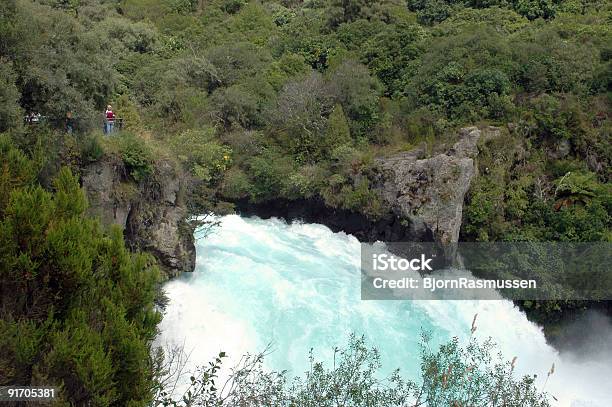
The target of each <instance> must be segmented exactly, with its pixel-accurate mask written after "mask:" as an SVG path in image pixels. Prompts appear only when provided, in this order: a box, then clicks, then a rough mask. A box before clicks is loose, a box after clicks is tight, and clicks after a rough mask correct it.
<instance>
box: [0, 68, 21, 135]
mask: <svg viewBox="0 0 612 407" xmlns="http://www.w3.org/2000/svg"><path fill="white" fill-rule="evenodd" d="M15 80H16V75H15V73H14V72H13V69H12V68H11V65H10V64H9V63H7V62H4V61H3V60H2V59H1V58H0V132H4V131H7V130H9V129H11V128H13V127H19V126H20V125H21V122H22V118H23V112H22V109H21V106H19V97H20V93H19V90H18V89H17V86H16V85H15Z"/></svg>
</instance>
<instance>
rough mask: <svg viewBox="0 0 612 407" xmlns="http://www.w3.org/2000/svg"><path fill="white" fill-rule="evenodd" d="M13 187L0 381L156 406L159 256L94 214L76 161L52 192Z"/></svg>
mask: <svg viewBox="0 0 612 407" xmlns="http://www.w3.org/2000/svg"><path fill="white" fill-rule="evenodd" d="M11 154H12V155H13V156H15V153H12V152H11V151H10V150H9V149H7V148H5V149H4V150H3V151H2V159H3V161H4V159H5V158H6V155H9V156H10V155H11ZM11 174H12V175H16V174H15V173H11ZM12 185H13V189H12V190H11V191H10V198H9V201H8V204H6V206H5V207H3V208H2V211H1V214H2V220H1V221H0V242H1V244H2V249H1V251H0V294H1V295H0V349H1V350H2V352H0V353H1V355H0V384H1V385H22V386H23V385H33V386H35V385H42V384H44V385H53V386H56V387H57V388H58V389H60V392H59V395H58V399H57V402H64V403H71V404H74V405H84V404H89V403H92V404H95V405H117V406H125V405H141V406H145V405H147V403H148V401H149V400H150V399H151V397H152V394H151V389H152V387H153V384H154V377H153V373H152V368H151V365H150V363H151V361H150V357H149V351H150V348H151V341H152V340H153V338H154V336H155V334H156V326H157V324H158V322H159V320H160V315H159V313H158V312H157V311H156V310H155V309H154V299H155V298H156V296H157V290H156V286H157V281H158V272H157V269H156V268H155V267H154V266H153V261H152V259H151V258H150V257H149V256H145V255H142V254H131V253H129V252H128V251H127V249H126V248H125V245H124V242H123V236H122V232H121V231H120V230H118V229H113V230H112V231H111V233H110V234H106V233H104V232H103V231H102V229H101V227H100V225H99V224H98V223H97V222H96V221H94V220H91V219H88V218H86V216H85V208H86V199H85V196H84V193H83V191H82V190H81V189H80V187H79V184H78V180H77V178H76V177H74V176H73V175H72V174H71V172H70V171H69V170H68V169H67V168H63V169H62V170H61V171H60V172H59V174H58V176H57V178H56V179H55V182H54V191H55V192H53V193H52V192H48V191H45V190H43V189H42V188H41V187H40V186H35V185H20V184H19V183H14V184H12Z"/></svg>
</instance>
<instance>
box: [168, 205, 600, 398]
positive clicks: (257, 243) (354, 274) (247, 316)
mask: <svg viewBox="0 0 612 407" xmlns="http://www.w3.org/2000/svg"><path fill="white" fill-rule="evenodd" d="M220 220H221V225H220V227H219V228H218V229H217V230H216V231H215V232H214V233H213V234H212V235H210V236H208V237H206V238H205V239H199V240H197V262H196V264H197V265H196V271H195V272H194V273H191V274H190V273H188V274H184V275H182V276H181V277H179V278H177V279H175V280H172V281H170V282H168V283H167V284H166V285H165V290H166V292H167V295H168V297H169V299H170V304H169V305H168V307H167V309H166V314H165V316H164V319H163V321H162V323H161V326H160V328H161V335H160V337H159V338H158V340H157V341H158V344H161V345H164V344H175V345H176V344H183V343H184V345H185V348H186V350H187V351H188V352H190V354H191V356H190V364H191V366H195V365H196V364H199V365H202V364H204V363H205V362H207V361H209V360H211V359H212V358H213V357H214V356H216V354H218V353H219V352H220V351H224V352H227V353H228V354H229V355H230V357H231V358H230V359H231V360H233V361H237V360H238V358H239V357H240V356H241V355H242V354H244V353H247V352H251V353H252V352H255V351H260V350H262V349H263V348H264V347H265V346H266V345H267V344H268V343H271V344H272V349H273V350H274V351H273V352H272V353H271V354H270V355H269V356H268V358H267V360H266V364H267V367H269V368H271V369H276V370H284V369H288V370H289V371H290V374H301V373H302V372H303V371H305V370H306V369H307V366H308V352H309V350H310V349H311V348H313V349H314V351H315V353H316V354H317V355H318V356H319V359H321V358H326V357H329V356H331V354H332V349H333V347H334V346H342V345H343V344H345V343H346V339H347V336H348V335H349V334H350V333H351V332H355V333H358V334H364V335H365V336H366V338H367V340H368V342H369V343H370V344H372V345H376V347H378V348H379V350H380V353H381V357H382V363H383V366H384V368H385V369H386V370H387V371H391V370H393V369H394V368H397V367H399V368H400V369H401V371H402V372H403V374H404V375H406V376H410V377H413V378H414V377H416V376H417V374H418V371H419V366H418V348H417V346H416V345H417V344H418V342H419V337H420V333H421V332H422V331H423V330H426V331H429V332H431V333H432V334H433V337H434V338H435V341H437V342H438V343H441V342H444V341H447V340H448V339H450V338H451V337H453V336H457V337H459V338H460V339H462V340H466V339H467V338H468V337H469V333H470V327H471V323H472V319H473V317H474V315H475V314H478V318H477V326H478V329H477V331H476V335H477V336H478V337H479V338H482V339H484V338H487V337H492V338H493V339H494V341H495V342H496V343H497V344H498V345H499V349H500V351H501V352H502V353H503V354H504V356H505V357H506V358H507V359H511V358H512V357H514V356H517V357H518V359H517V371H518V373H520V374H528V373H529V374H537V375H538V379H537V384H538V386H539V387H540V388H542V387H543V386H544V382H545V378H546V373H547V372H548V370H549V369H550V367H551V365H552V363H555V374H554V375H553V376H551V378H550V379H549V381H548V383H546V390H547V391H548V392H549V393H551V394H552V395H554V396H555V397H556V398H557V399H558V400H559V402H558V403H555V402H553V405H559V406H572V407H587V406H589V407H606V406H610V405H612V389H611V388H610V386H609V380H610V378H611V377H612V364H611V363H610V361H611V360H612V358H610V355H601V357H594V358H590V359H589V361H588V362H584V361H583V362H581V361H577V360H576V358H575V357H573V355H566V354H559V353H558V352H556V351H555V350H554V349H553V348H551V347H550V346H549V345H548V344H547V343H546V341H545V338H544V335H543V333H542V331H541V329H540V328H539V327H537V326H536V325H534V324H532V323H531V322H529V321H528V320H527V319H526V318H525V316H524V314H523V313H521V312H520V311H519V310H518V309H517V308H516V307H514V306H513V304H512V303H511V302H509V301H506V300H499V301H473V300H469V301H468V300H464V301H435V300H432V301H361V300H360V272H359V262H360V255H359V253H360V252H359V247H360V246H359V242H358V241H357V239H355V238H354V237H353V236H350V235H346V234H344V233H333V232H332V231H330V230H329V229H328V228H326V227H325V226H322V225H316V224H299V223H294V224H290V225H288V224H287V223H285V222H284V221H281V220H277V219H271V220H261V219H258V218H241V217H239V216H236V215H229V216H225V217H222V218H220ZM232 358H233V359H232ZM230 364H231V362H230Z"/></svg>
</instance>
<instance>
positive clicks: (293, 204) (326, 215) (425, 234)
mask: <svg viewBox="0 0 612 407" xmlns="http://www.w3.org/2000/svg"><path fill="white" fill-rule="evenodd" d="M499 134H500V129H498V128H495V127H485V128H482V129H479V128H477V127H466V128H463V129H461V130H459V132H458V140H457V141H456V142H455V143H454V144H452V145H449V146H448V147H447V148H442V149H441V150H440V152H439V153H437V154H433V155H429V156H428V155H427V153H426V151H425V150H426V149H425V148H416V149H414V150H411V151H406V152H402V153H399V154H396V155H393V156H390V157H384V158H380V159H378V160H377V162H376V169H375V170H374V171H373V172H374V173H375V174H376V175H375V176H374V177H373V178H374V179H371V180H370V181H371V182H370V185H371V187H372V188H373V189H374V190H375V191H376V192H378V194H379V195H380V196H381V197H382V200H383V205H384V207H385V211H384V212H385V214H384V215H383V216H381V217H380V218H378V219H370V218H369V217H368V216H366V215H364V214H362V213H359V212H355V211H349V210H344V209H338V208H331V207H329V206H327V205H326V204H325V203H324V202H323V199H321V198H320V197H315V198H310V199H302V200H286V199H276V200H273V201H268V202H264V203H259V204H253V203H249V202H248V201H239V202H236V205H237V209H238V212H239V213H241V214H243V215H247V216H248V215H257V216H260V217H262V218H269V217H272V216H275V217H281V218H285V219H286V220H288V221H292V220H294V219H300V220H303V221H306V222H314V223H321V224H324V225H326V226H328V227H329V228H330V229H332V230H334V231H340V230H342V231H344V232H346V233H350V234H352V235H354V236H356V237H357V238H358V239H359V240H361V241H375V240H381V241H385V242H395V241H434V240H435V241H439V242H445V243H449V242H457V240H458V239H459V230H460V228H461V218H462V213H463V201H464V198H465V195H466V193H467V191H468V190H469V188H470V183H471V181H472V179H473V178H474V177H475V176H476V175H477V174H476V165H475V159H476V157H477V155H478V142H479V140H481V139H482V138H484V139H487V138H491V137H496V136H497V135H499Z"/></svg>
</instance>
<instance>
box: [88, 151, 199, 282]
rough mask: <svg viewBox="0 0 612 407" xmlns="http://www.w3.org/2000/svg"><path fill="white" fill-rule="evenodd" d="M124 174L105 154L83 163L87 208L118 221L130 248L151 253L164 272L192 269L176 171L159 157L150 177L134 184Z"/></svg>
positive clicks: (190, 232)
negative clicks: (101, 157)
mask: <svg viewBox="0 0 612 407" xmlns="http://www.w3.org/2000/svg"><path fill="white" fill-rule="evenodd" d="M126 174H127V171H126V168H125V166H124V165H123V162H122V161H121V160H118V159H114V158H110V157H105V158H104V159H102V160H101V161H98V162H95V163H92V164H89V165H87V166H85V167H84V168H83V172H82V184H83V188H84V189H85V191H86V193H87V197H88V200H89V205H90V207H89V212H90V214H91V215H93V216H95V217H98V218H99V219H100V220H101V222H102V223H103V224H104V225H111V224H117V225H119V226H120V227H122V228H123V231H124V236H125V238H126V242H127V244H128V245H129V246H130V248H131V249H135V250H143V251H146V252H149V253H151V254H152V255H153V256H155V257H156V258H157V260H158V262H159V264H160V266H161V268H162V270H163V271H164V272H165V274H166V275H167V276H168V277H174V276H176V275H178V274H180V273H181V272H184V271H193V269H194V267H195V246H194V240H193V230H191V228H190V227H189V226H188V225H187V223H186V222H185V218H186V216H187V209H186V207H185V204H184V202H182V200H181V195H182V192H183V190H184V188H185V187H186V186H185V185H183V181H182V177H181V175H180V174H179V173H178V171H177V170H176V169H175V168H174V167H172V165H170V164H169V163H163V162H162V163H159V164H158V165H157V166H156V169H155V175H154V176H153V177H151V178H152V179H150V180H148V181H146V182H143V183H140V184H138V185H137V184H136V183H135V182H133V181H131V180H129V177H128V176H127V175H126Z"/></svg>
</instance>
